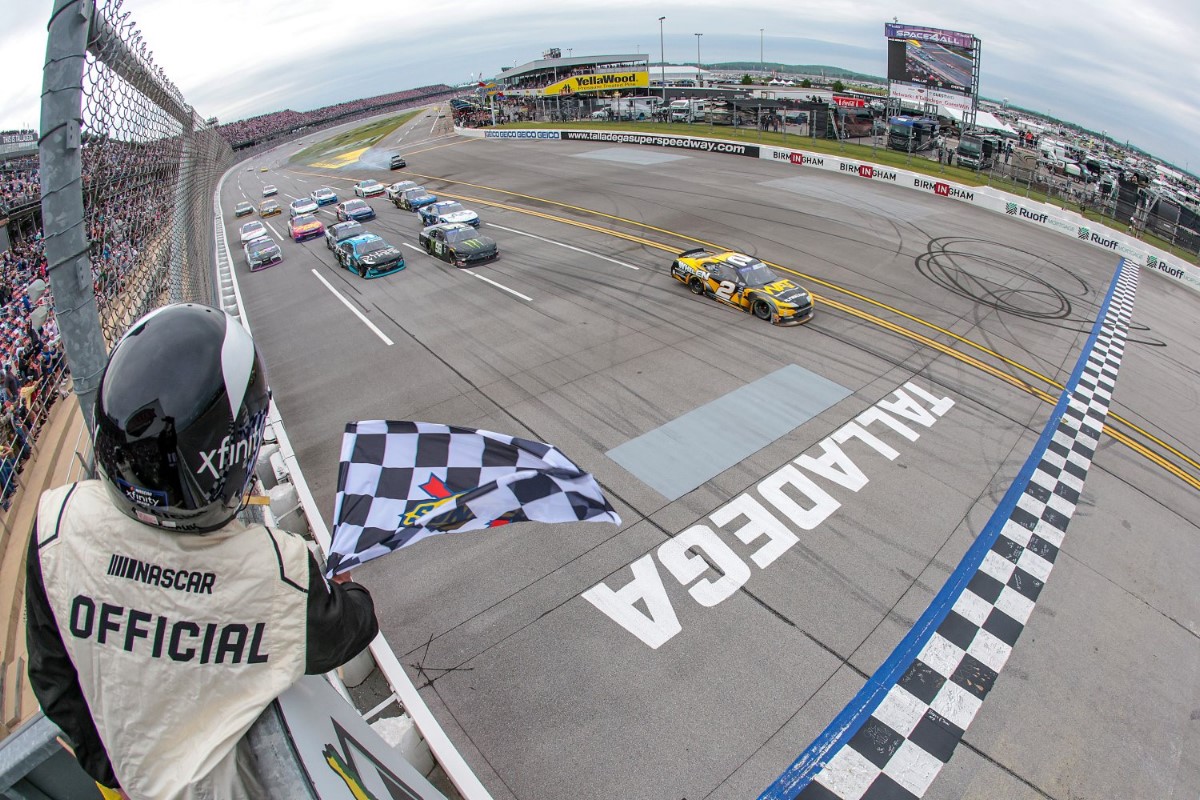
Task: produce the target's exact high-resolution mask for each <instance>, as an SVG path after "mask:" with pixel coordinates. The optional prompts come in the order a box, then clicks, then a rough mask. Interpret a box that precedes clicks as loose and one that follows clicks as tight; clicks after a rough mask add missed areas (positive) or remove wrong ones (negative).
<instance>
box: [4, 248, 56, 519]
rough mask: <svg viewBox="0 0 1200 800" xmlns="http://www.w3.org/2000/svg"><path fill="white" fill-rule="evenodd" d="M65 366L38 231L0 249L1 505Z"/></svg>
mask: <svg viewBox="0 0 1200 800" xmlns="http://www.w3.org/2000/svg"><path fill="white" fill-rule="evenodd" d="M65 371H66V365H65V359H64V358H63V351H62V343H61V341H60V339H59V335H58V324H57V321H56V320H55V317H54V301H53V299H52V297H51V295H50V287H49V282H48V276H47V274H46V258H45V256H44V255H43V249H42V236H41V233H40V232H38V233H35V234H34V235H33V236H32V237H30V238H29V239H28V240H25V241H21V242H13V243H12V244H11V246H10V247H9V249H8V250H5V251H3V252H0V506H2V507H3V508H4V509H7V508H8V506H9V502H10V501H11V498H12V495H13V492H15V491H16V489H17V475H18V473H20V472H21V470H22V469H23V467H24V465H25V462H26V461H27V460H28V459H29V456H30V454H31V453H32V442H33V439H34V437H36V436H37V432H38V430H39V428H40V427H41V425H42V423H44V422H45V420H46V414H47V412H48V411H49V409H50V406H51V405H53V403H54V401H55V400H56V399H58V397H59V396H60V393H59V389H60V388H61V379H62V377H63V375H64V373H65Z"/></svg>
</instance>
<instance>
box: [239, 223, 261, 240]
mask: <svg viewBox="0 0 1200 800" xmlns="http://www.w3.org/2000/svg"><path fill="white" fill-rule="evenodd" d="M239 231H240V233H241V237H242V244H245V243H246V242H249V241H253V240H254V239H257V238H259V237H260V236H267V235H268V234H267V226H266V225H263V224H262V223H261V222H259V221H258V220H254V221H253V222H247V223H246V224H245V225H243V226H242V227H241V228H240V229H239Z"/></svg>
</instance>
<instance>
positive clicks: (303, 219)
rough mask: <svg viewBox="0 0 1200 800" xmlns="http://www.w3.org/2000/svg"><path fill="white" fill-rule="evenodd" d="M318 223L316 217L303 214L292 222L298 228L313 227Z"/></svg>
mask: <svg viewBox="0 0 1200 800" xmlns="http://www.w3.org/2000/svg"><path fill="white" fill-rule="evenodd" d="M316 221H317V218H316V217H314V216H313V215H312V214H301V215H300V216H298V217H296V218H295V219H294V220H292V224H293V225H296V226H300V225H311V224H313V223H314V222H316Z"/></svg>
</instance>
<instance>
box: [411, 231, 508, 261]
mask: <svg viewBox="0 0 1200 800" xmlns="http://www.w3.org/2000/svg"><path fill="white" fill-rule="evenodd" d="M417 240H418V241H419V242H420V244H421V247H424V248H425V252H427V253H429V254H430V255H431V256H434V257H436V258H440V259H442V260H443V261H446V262H448V263H450V264H453V265H454V266H456V267H473V266H475V265H476V264H483V263H484V262H487V261H491V260H492V259H494V258H496V257H498V256H499V255H500V249H499V248H498V247H497V246H496V240H495V239H493V238H492V237H490V236H484V235H482V234H480V233H479V232H478V231H477V230H475V229H474V228H472V227H471V226H470V225H467V224H465V223H462V222H443V223H441V224H440V225H430V226H429V227H428V228H425V229H423V230H422V231H421V233H420V235H419V236H418V237H417Z"/></svg>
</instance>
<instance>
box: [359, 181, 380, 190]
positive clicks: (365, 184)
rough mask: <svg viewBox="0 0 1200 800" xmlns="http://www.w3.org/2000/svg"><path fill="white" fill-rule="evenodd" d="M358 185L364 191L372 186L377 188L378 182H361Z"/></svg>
mask: <svg viewBox="0 0 1200 800" xmlns="http://www.w3.org/2000/svg"><path fill="white" fill-rule="evenodd" d="M358 185H359V186H361V187H362V188H364V189H370V188H371V187H372V186H378V185H379V182H378V181H363V182H361V183H360V184H358Z"/></svg>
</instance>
